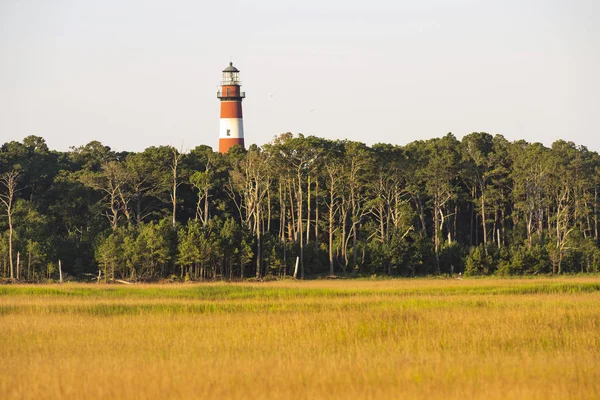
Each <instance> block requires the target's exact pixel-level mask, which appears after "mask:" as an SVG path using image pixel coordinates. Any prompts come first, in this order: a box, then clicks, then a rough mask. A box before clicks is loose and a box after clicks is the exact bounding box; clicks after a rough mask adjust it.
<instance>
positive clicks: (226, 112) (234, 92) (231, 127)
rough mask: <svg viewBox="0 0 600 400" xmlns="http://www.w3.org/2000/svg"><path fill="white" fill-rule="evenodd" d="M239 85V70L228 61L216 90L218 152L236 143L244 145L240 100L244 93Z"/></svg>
mask: <svg viewBox="0 0 600 400" xmlns="http://www.w3.org/2000/svg"><path fill="white" fill-rule="evenodd" d="M241 86H242V82H240V71H239V70H238V69H237V68H236V67H234V66H233V63H231V62H230V63H229V66H227V68H225V69H224V70H223V78H222V81H221V90H220V91H218V92H217V98H218V99H219V100H221V124H220V129H219V152H220V153H227V151H229V148H230V147H231V146H235V145H236V144H239V145H240V146H242V147H244V123H243V119H242V100H243V99H244V98H245V97H246V93H244V92H242V91H241V90H240V89H241Z"/></svg>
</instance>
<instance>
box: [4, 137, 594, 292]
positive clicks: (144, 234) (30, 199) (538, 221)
mask: <svg viewBox="0 0 600 400" xmlns="http://www.w3.org/2000/svg"><path fill="white" fill-rule="evenodd" d="M0 173H1V174H0V216H1V217H2V218H1V219H0V230H1V236H0V274H2V276H3V277H7V278H15V279H19V280H30V281H40V280H45V279H57V278H58V263H59V260H60V264H61V270H62V272H63V274H65V275H67V276H70V277H76V278H82V279H92V277H94V276H97V275H98V271H102V275H103V277H106V278H108V279H137V280H156V279H161V278H169V277H171V278H172V277H173V276H175V277H177V279H239V278H245V277H246V278H247V277H257V278H263V277H265V276H269V275H274V276H283V275H293V274H294V271H295V267H296V265H298V272H297V274H298V277H299V278H301V277H305V276H326V275H372V274H377V275H393V276H413V275H426V274H456V273H459V272H463V273H465V274H470V275H476V274H501V275H508V274H548V273H552V274H560V273H575V272H577V273H580V272H598V270H599V269H600V249H599V247H598V244H599V242H598V217H599V214H600V210H599V199H598V192H599V188H600V157H599V155H598V153H596V152H592V151H589V150H587V149H586V148H585V147H582V146H577V145H575V144H574V143H572V142H566V141H563V140H559V141H556V142H555V143H554V144H553V145H552V147H551V148H547V147H545V146H543V145H542V144H540V143H527V142H525V141H522V140H521V141H516V142H509V141H507V140H506V139H505V138H504V137H503V136H501V135H496V136H492V135H489V134H487V133H472V134H470V135H467V136H465V137H464V138H463V139H462V140H461V141H459V140H457V139H456V137H454V136H453V135H452V134H447V135H446V136H444V137H442V138H436V139H431V140H426V141H415V142H412V143H409V144H407V145H406V146H394V145H390V144H376V145H374V146H372V147H368V146H366V145H365V144H363V143H358V142H352V141H346V140H343V141H339V140H338V141H331V140H326V139H321V138H317V137H312V136H311V137H304V136H302V135H292V134H290V133H286V134H282V135H280V136H279V137H277V138H276V139H274V140H273V142H271V143H269V144H265V145H264V146H262V147H257V146H255V145H252V146H251V147H250V148H249V149H248V150H247V151H246V150H244V149H242V148H239V147H234V148H233V149H232V150H231V151H230V152H229V153H228V154H226V155H222V154H220V153H215V152H213V151H212V149H211V148H210V147H208V146H199V147H196V148H194V149H192V150H191V151H185V152H182V151H180V150H178V149H176V148H173V147H170V146H160V147H150V148H147V149H146V150H144V151H143V152H140V153H129V152H114V151H112V150H111V149H110V147H108V146H105V145H103V144H101V143H100V142H97V141H93V142H90V143H89V144H87V145H85V146H81V147H73V148H71V150H70V151H68V152H58V151H52V150H49V149H48V147H47V145H46V143H45V141H44V139H43V138H41V137H37V136H29V137H27V138H25V139H24V140H23V142H14V141H13V142H9V143H5V144H4V145H2V149H1V153H0Z"/></svg>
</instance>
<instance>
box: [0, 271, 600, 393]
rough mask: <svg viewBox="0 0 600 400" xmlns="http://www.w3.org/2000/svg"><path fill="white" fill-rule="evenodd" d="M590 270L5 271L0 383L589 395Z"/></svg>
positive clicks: (594, 299)
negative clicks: (203, 278)
mask: <svg viewBox="0 0 600 400" xmlns="http://www.w3.org/2000/svg"><path fill="white" fill-rule="evenodd" d="M599 333H600V279H599V278H597V277H595V278H570V279H527V280H495V279H489V280H463V281H457V280H426V279H418V280H389V281H316V282H290V281H285V282H272V283H262V284H199V285H181V286H176V285H169V286H158V285H152V286H137V285H136V286H135V287H133V286H127V287H122V286H118V287H117V286H102V285H100V286H97V285H63V286H15V287H0V393H1V394H2V395H1V396H0V397H2V398H6V399H46V398H47V399H55V398H78V399H87V398H94V399H96V398H110V399H114V398H126V399H138V398H139V399H148V398H157V399H164V398H182V399H189V398H202V399H210V398H215V399H223V398H256V399H270V398H279V399H290V398H294V399H304V398H306V399H317V398H319V399H348V398H361V399H364V398H373V399H386V398H389V399H398V398H422V399H473V398H481V399H484V398H485V399H507V398H508V399H510V398H526V399H586V398H587V399H592V398H600V369H599V368H598V366H599V362H598V360H600V335H599Z"/></svg>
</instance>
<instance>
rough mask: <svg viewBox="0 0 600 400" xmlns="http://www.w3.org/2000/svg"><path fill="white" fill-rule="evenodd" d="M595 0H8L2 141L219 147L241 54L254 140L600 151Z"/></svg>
mask: <svg viewBox="0 0 600 400" xmlns="http://www.w3.org/2000/svg"><path fill="white" fill-rule="evenodd" d="M598 21H600V2H599V1H597V0H571V1H567V0H545V1H537V0H504V1H488V0H477V1H474V0H473V1H472V0H453V1H443V0H420V1H415V0H411V1H404V0H395V1H393V0H389V1H388V0H368V1H364V0H362V1H356V0H302V1H287V0H253V1H239V0H238V1H236V0H229V1H211V0H205V1H197V0H196V1H192V0H190V1H185V0H171V1H157V0H143V1H142V0H138V1H133V0H102V1H97V0H70V1H67V0H63V1H61V0H0V143H4V142H7V141H11V140H18V141H21V140H22V139H23V138H24V137H26V136H28V135H37V136H42V137H43V138H44V139H45V140H46V142H47V144H48V146H49V147H50V148H52V149H56V150H60V151H66V150H68V149H69V148H70V147H71V146H81V145H85V144H86V143H88V142H90V141H92V140H98V141H100V142H102V143H103V144H104V145H107V146H110V147H111V148H112V149H113V150H117V151H141V150H143V149H145V148H147V147H149V146H158V145H173V146H175V147H177V148H181V149H184V150H185V149H191V148H194V147H195V146H198V145H209V146H211V147H213V148H217V146H218V136H219V100H218V99H217V98H216V91H217V87H218V84H219V82H220V79H221V71H222V70H223V68H225V67H226V66H227V65H228V63H229V62H230V61H232V62H233V63H234V65H235V66H236V67H237V68H239V70H240V76H241V80H242V85H243V86H242V90H243V91H245V92H246V99H245V100H244V102H243V111H244V133H245V140H246V145H249V144H251V143H256V144H258V145H262V144H265V143H268V142H270V141H272V140H273V138H274V137H275V136H277V135H279V134H280V133H283V132H293V133H303V134H305V135H315V136H319V137H324V138H328V139H348V140H356V141H361V142H364V143H366V144H368V145H372V144H375V143H379V142H385V143H392V144H397V145H404V144H406V143H409V142H412V141H414V140H424V139H429V138H433V137H441V136H443V135H445V134H446V133H448V132H452V133H453V134H454V135H456V136H457V137H458V138H459V139H460V138H461V137H463V136H464V135H466V134H469V133H471V132H488V133H491V134H502V135H504V136H505V137H506V138H507V139H508V140H511V141H513V140H519V139H525V140H527V141H529V142H536V141H539V142H542V143H544V144H545V145H550V144H551V143H552V142H553V141H555V140H557V139H565V140H570V141H573V142H575V143H576V144H578V145H583V146H586V147H588V148H589V149H590V150H594V151H600V23H598Z"/></svg>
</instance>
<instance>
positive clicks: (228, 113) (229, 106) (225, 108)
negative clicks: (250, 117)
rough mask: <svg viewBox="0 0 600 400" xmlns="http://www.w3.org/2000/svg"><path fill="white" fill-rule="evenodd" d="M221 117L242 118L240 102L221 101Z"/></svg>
mask: <svg viewBox="0 0 600 400" xmlns="http://www.w3.org/2000/svg"><path fill="white" fill-rule="evenodd" d="M221 118H242V103H241V102H240V101H222V102H221Z"/></svg>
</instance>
